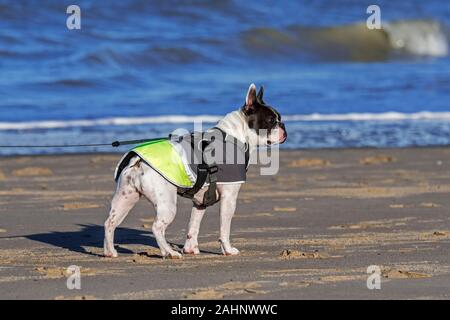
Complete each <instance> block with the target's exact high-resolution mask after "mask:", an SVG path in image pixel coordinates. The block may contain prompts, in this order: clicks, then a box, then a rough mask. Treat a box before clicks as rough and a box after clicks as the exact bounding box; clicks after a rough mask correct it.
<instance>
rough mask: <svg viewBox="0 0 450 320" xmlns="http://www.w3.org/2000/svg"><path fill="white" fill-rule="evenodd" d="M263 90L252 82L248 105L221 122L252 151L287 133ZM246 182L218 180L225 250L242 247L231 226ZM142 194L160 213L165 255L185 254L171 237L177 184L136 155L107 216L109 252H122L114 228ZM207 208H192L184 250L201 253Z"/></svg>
mask: <svg viewBox="0 0 450 320" xmlns="http://www.w3.org/2000/svg"><path fill="white" fill-rule="evenodd" d="M263 91H264V90H263V88H262V87H261V88H260V90H259V92H258V94H256V86H255V85H254V84H251V85H250V88H249V89H248V92H247V96H246V99H245V105H244V106H243V107H242V108H241V109H239V110H237V111H234V112H231V113H229V114H227V115H226V116H225V117H224V118H223V119H222V120H220V121H219V122H218V124H217V125H216V127H217V128H219V129H221V130H222V131H224V132H225V133H226V134H228V135H231V136H233V137H235V138H236V139H237V140H239V141H241V142H242V143H247V144H248V146H249V149H250V152H251V151H253V150H255V149H256V148H257V147H258V146H267V145H271V144H280V143H283V142H284V141H285V140H286V138H287V133H286V129H285V127H284V124H283V123H282V122H281V116H280V114H279V113H278V112H277V111H276V110H275V109H274V108H273V107H271V106H269V105H267V104H266V103H264V101H263V94H264V92H263ZM240 187H241V184H240V183H235V184H219V185H217V191H218V193H219V194H220V244H221V249H222V253H223V254H224V255H236V254H238V253H239V250H238V249H236V248H234V247H233V246H232V245H231V243H230V226H231V219H232V217H233V215H234V212H235V209H236V201H237V197H238V193H239V189H240ZM205 191H206V188H202V189H201V190H200V191H199V192H198V193H197V194H196V195H195V197H194V199H198V201H201V200H200V199H202V198H203V194H204V193H205ZM142 195H143V196H144V197H145V198H147V199H148V200H149V201H150V202H151V203H152V204H153V205H154V207H155V210H156V219H155V221H154V223H153V227H152V231H153V234H154V236H155V238H156V241H157V243H158V246H159V248H160V250H161V253H162V255H163V256H164V257H165V256H169V257H172V258H181V254H180V253H179V252H176V251H175V250H174V249H172V247H171V246H170V245H169V244H168V243H167V241H166V239H165V231H166V228H167V227H168V226H169V224H170V223H171V222H172V221H173V219H174V218H175V215H176V211H177V187H176V186H175V185H173V184H172V183H170V182H168V181H167V180H166V179H165V178H164V177H162V176H161V175H160V174H159V173H158V172H156V171H155V170H154V169H153V168H152V167H150V166H149V165H147V164H146V163H144V162H142V161H140V158H139V157H134V158H132V159H131V160H130V162H129V164H128V166H127V167H126V168H125V169H124V170H123V171H122V172H121V174H120V177H119V179H118V182H117V189H116V192H115V194H114V197H113V199H112V203H111V210H110V212H109V217H108V219H107V220H106V222H105V240H104V253H105V256H107V257H117V251H116V250H115V249H114V230H115V229H116V228H117V226H119V225H120V224H121V223H122V221H123V220H124V219H125V217H126V216H127V214H128V212H129V211H130V210H131V209H132V208H133V207H134V205H135V204H136V202H137V201H138V200H139V198H140V196H142ZM204 213H205V209H204V208H199V207H197V206H195V205H194V207H193V208H192V212H191V219H190V222H189V227H188V229H189V230H188V234H187V239H186V243H185V244H184V248H183V252H184V253H187V254H188V253H189V254H199V253H200V250H199V248H198V241H197V237H198V233H199V229H200V223H201V220H202V218H203V215H204Z"/></svg>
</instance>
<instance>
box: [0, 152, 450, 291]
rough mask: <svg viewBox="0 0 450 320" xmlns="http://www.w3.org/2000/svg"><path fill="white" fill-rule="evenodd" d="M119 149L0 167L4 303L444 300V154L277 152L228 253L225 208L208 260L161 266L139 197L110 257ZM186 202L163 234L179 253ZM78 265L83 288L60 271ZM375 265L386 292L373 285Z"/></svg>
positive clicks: (253, 177) (249, 192)
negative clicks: (109, 223)
mask: <svg viewBox="0 0 450 320" xmlns="http://www.w3.org/2000/svg"><path fill="white" fill-rule="evenodd" d="M120 157H121V155H120V154H85V155H62V156H29V157H28V156H24V157H3V158H1V159H0V216H1V219H0V299H18V298H26V299H168V298H169V299H307V298H314V299H350V298H357V299H402V298H406V299H418V298H421V299H428V298H437V299H448V298H450V290H449V288H450V216H449V215H448V213H449V210H448V208H449V206H450V197H449V196H448V195H449V192H450V149H449V148H414V149H413V148H409V149H340V150H332V149H327V150H308V151H302V150H298V151H283V152H281V168H280V171H279V174H278V175H276V176H259V174H258V173H259V170H258V167H252V168H251V169H250V171H249V175H248V182H247V183H246V184H245V186H244V187H243V189H242V191H241V194H240V196H239V202H238V209H237V212H236V215H235V218H234V220H233V225H232V243H233V244H234V245H235V246H236V247H237V248H238V249H240V250H241V254H240V255H239V256H233V257H225V256H222V255H220V254H219V253H220V248H219V244H218V242H217V240H218V228H219V216H218V208H217V206H215V207H213V208H211V209H209V211H208V213H207V215H206V217H205V219H204V221H203V224H202V228H201V231H200V237H199V244H200V250H201V251H202V253H201V254H200V255H198V256H190V255H188V256H186V255H185V256H184V258H183V259H181V260H171V259H162V258H161V257H160V256H159V250H158V249H157V247H156V243H155V241H154V238H153V236H152V233H151V225H152V221H153V218H154V210H153V208H151V207H150V206H149V204H148V202H146V201H145V200H141V201H140V202H139V204H138V205H137V206H136V207H135V208H134V210H133V211H132V212H131V213H130V215H129V216H128V218H127V219H126V220H125V222H124V223H123V224H122V225H121V226H120V228H119V229H118V230H117V231H116V244H117V249H118V251H119V257H118V258H116V259H111V258H104V257H102V251H103V249H102V247H103V222H104V220H105V218H106V216H107V213H108V208H109V201H110V199H111V197H112V194H113V191H114V186H115V183H114V181H113V170H114V167H115V165H116V163H117V161H118V160H119V159H120ZM190 207H191V203H190V201H189V200H187V199H182V198H179V209H178V214H177V217H176V219H175V222H174V223H173V224H172V225H171V226H170V227H169V229H168V232H167V235H166V237H167V239H168V240H169V241H170V242H171V243H172V245H173V246H175V247H178V248H181V246H182V245H183V243H184V238H185V235H186V228H187V224H188V220H189V215H190ZM70 265H77V266H80V267H81V286H82V288H81V290H68V289H67V287H66V276H67V274H66V268H67V267H68V266H70ZM370 265H377V266H379V267H380V269H381V271H382V274H381V289H380V290H369V289H368V288H367V286H366V280H367V277H368V274H367V267H368V266H370Z"/></svg>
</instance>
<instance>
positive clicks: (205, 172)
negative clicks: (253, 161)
mask: <svg viewBox="0 0 450 320" xmlns="http://www.w3.org/2000/svg"><path fill="white" fill-rule="evenodd" d="M211 130H217V131H219V132H220V133H221V134H222V137H223V140H224V142H230V143H233V144H235V145H237V146H238V148H240V149H241V150H244V152H245V166H246V169H247V168H248V164H249V159H250V151H249V147H248V144H247V143H245V144H244V143H242V142H241V141H239V140H238V139H236V138H235V137H233V136H231V135H228V134H227V133H226V132H225V131H223V130H222V129H220V128H218V127H213V128H211V129H210V130H209V131H211ZM195 134H199V133H192V134H191V141H192V142H191V143H192V148H193V149H194V148H195V147H196V146H195V145H194V141H195V139H194V137H193V136H194V135H195ZM202 137H203V134H202ZM176 138H181V139H182V137H176ZM203 141H204V142H205V143H204V144H202V147H201V148H202V150H201V152H202V163H201V164H199V165H198V166H197V179H196V181H195V183H194V185H193V186H192V188H189V189H179V190H178V194H179V195H180V196H182V197H185V198H189V199H193V198H194V196H195V194H196V193H197V192H198V191H200V189H201V188H202V187H203V186H204V184H205V182H206V181H208V184H209V186H208V190H206V191H205V194H204V195H203V203H202V204H196V203H194V206H195V207H196V208H198V209H206V208H207V207H209V206H212V205H213V204H215V203H216V202H218V201H220V195H219V194H218V192H217V175H216V173H217V172H218V167H217V165H216V164H215V163H213V164H207V163H205V160H204V158H203V152H204V150H205V148H206V147H207V146H208V145H209V144H210V143H211V142H212V141H205V140H203ZM194 150H195V149H194Z"/></svg>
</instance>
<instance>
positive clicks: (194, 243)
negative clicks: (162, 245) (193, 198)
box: [183, 206, 206, 254]
mask: <svg viewBox="0 0 450 320" xmlns="http://www.w3.org/2000/svg"><path fill="white" fill-rule="evenodd" d="M205 211H206V210H205V209H199V208H197V207H195V206H194V207H192V212H191V220H190V221H189V227H188V234H187V236H186V242H185V244H184V247H183V252H184V253H188V254H199V253H200V250H199V248H198V239H197V237H198V233H199V231H200V223H201V222H202V219H203V215H204V214H205Z"/></svg>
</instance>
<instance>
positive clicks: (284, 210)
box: [273, 207, 297, 212]
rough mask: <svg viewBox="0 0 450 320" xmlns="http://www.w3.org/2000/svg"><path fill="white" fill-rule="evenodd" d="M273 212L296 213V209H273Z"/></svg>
mask: <svg viewBox="0 0 450 320" xmlns="http://www.w3.org/2000/svg"><path fill="white" fill-rule="evenodd" d="M273 211H275V212H295V211H297V208H296V207H274V208H273Z"/></svg>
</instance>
